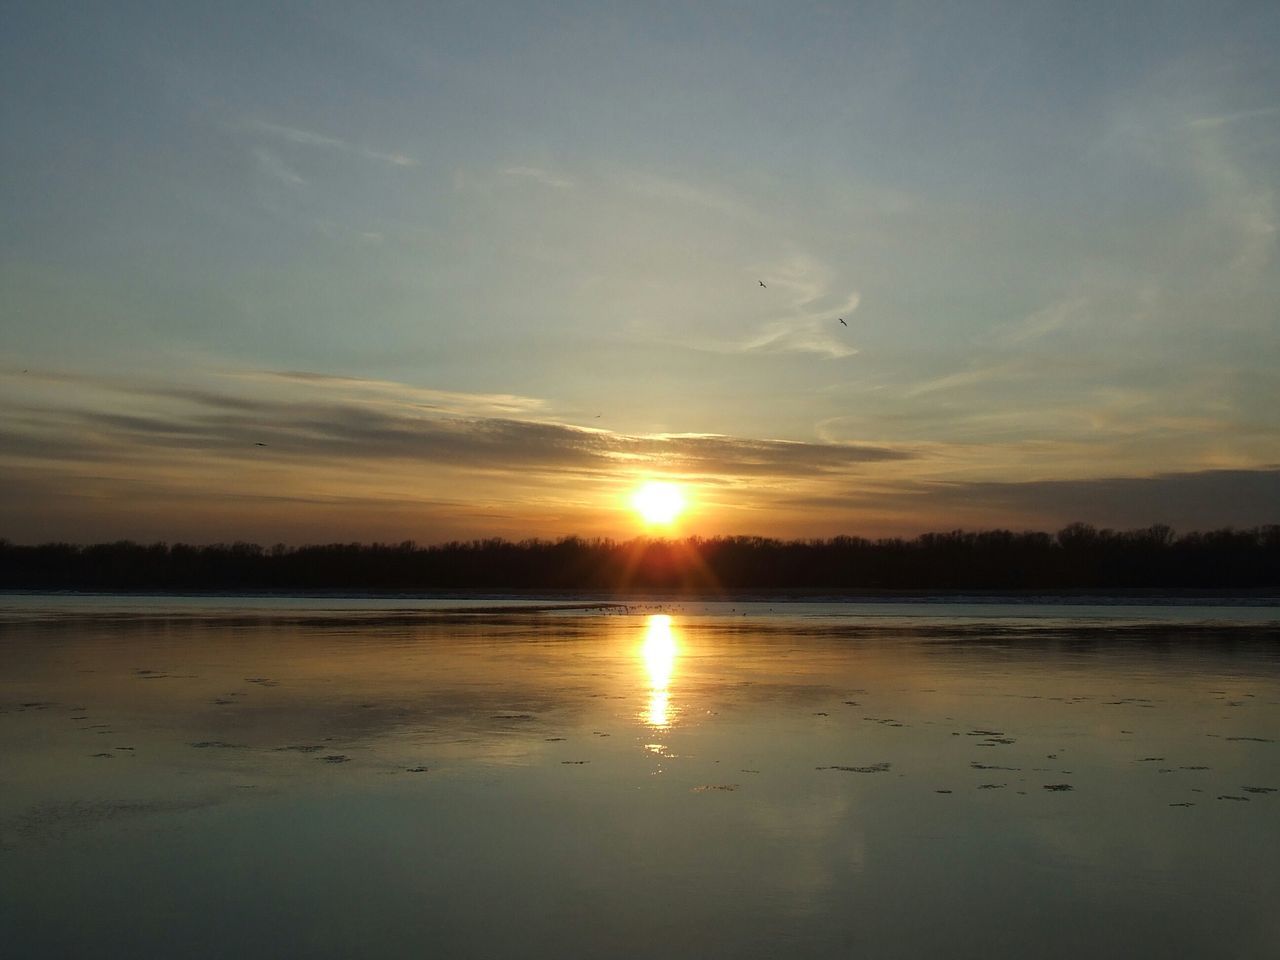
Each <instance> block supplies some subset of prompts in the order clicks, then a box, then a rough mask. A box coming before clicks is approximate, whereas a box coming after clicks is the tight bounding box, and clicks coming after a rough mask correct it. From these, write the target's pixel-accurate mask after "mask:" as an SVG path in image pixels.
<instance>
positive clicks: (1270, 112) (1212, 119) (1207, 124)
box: [1187, 107, 1280, 129]
mask: <svg viewBox="0 0 1280 960" xmlns="http://www.w3.org/2000/svg"><path fill="white" fill-rule="evenodd" d="M1277 114H1280V107H1260V108H1258V109H1257V110H1238V111H1236V112H1235V113H1221V114H1218V115H1216V116H1205V117H1193V118H1192V119H1190V120H1188V121H1187V126H1188V127H1197V128H1200V129H1206V128H1214V127H1221V126H1225V125H1226V124H1228V123H1238V122H1239V121H1241V120H1256V119H1259V118H1262V117H1274V116H1276V115H1277Z"/></svg>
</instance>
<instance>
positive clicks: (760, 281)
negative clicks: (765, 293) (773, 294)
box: [756, 280, 769, 290]
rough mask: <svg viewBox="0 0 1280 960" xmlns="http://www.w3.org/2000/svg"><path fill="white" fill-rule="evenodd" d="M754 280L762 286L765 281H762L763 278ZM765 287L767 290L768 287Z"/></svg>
mask: <svg viewBox="0 0 1280 960" xmlns="http://www.w3.org/2000/svg"><path fill="white" fill-rule="evenodd" d="M756 282H757V283H759V284H760V286H762V287H764V286H765V283H764V281H763V280H758V281H756ZM765 289H766V290H767V289H769V288H768V287H765Z"/></svg>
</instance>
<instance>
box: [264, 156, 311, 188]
mask: <svg viewBox="0 0 1280 960" xmlns="http://www.w3.org/2000/svg"><path fill="white" fill-rule="evenodd" d="M253 156H254V159H255V160H257V161H258V169H259V170H261V171H262V172H263V173H265V174H266V175H267V176H269V177H273V178H274V179H276V180H282V181H284V182H285V183H291V184H295V185H301V184H304V183H306V182H307V181H306V180H304V179H303V178H302V176H301V174H299V173H298V172H297V171H296V170H294V169H293V168H292V167H290V166H289V165H288V164H287V163H285V162H284V161H283V160H281V159H280V157H279V156H277V155H276V153H275V151H273V150H268V149H267V148H265V147H255V148H254V150H253Z"/></svg>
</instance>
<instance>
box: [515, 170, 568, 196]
mask: <svg viewBox="0 0 1280 960" xmlns="http://www.w3.org/2000/svg"><path fill="white" fill-rule="evenodd" d="M502 174H503V176H506V177H521V178H524V179H526V180H533V181H535V182H536V183H540V184H542V185H543V186H544V187H554V188H556V189H557V190H565V189H568V188H569V187H572V186H573V181H572V180H566V179H564V178H563V177H557V176H555V175H554V174H551V173H548V172H547V171H546V170H543V169H541V168H540V167H504V168H503V170H502Z"/></svg>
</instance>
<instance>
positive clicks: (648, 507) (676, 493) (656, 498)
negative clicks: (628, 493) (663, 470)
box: [631, 480, 684, 523]
mask: <svg viewBox="0 0 1280 960" xmlns="http://www.w3.org/2000/svg"><path fill="white" fill-rule="evenodd" d="M631 505H632V506H633V507H635V510H636V513H638V514H640V516H641V517H642V518H643V519H644V522H645V523H670V522H671V521H673V520H674V519H675V518H676V517H678V516H679V515H680V511H681V510H683V509H684V494H683V493H682V492H681V491H680V488H679V487H678V486H676V485H675V484H674V483H663V482H661V481H658V480H653V481H650V482H649V483H646V484H645V485H644V486H642V487H641V488H640V489H639V490H637V491H636V492H635V493H634V494H633V495H632V497H631Z"/></svg>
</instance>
